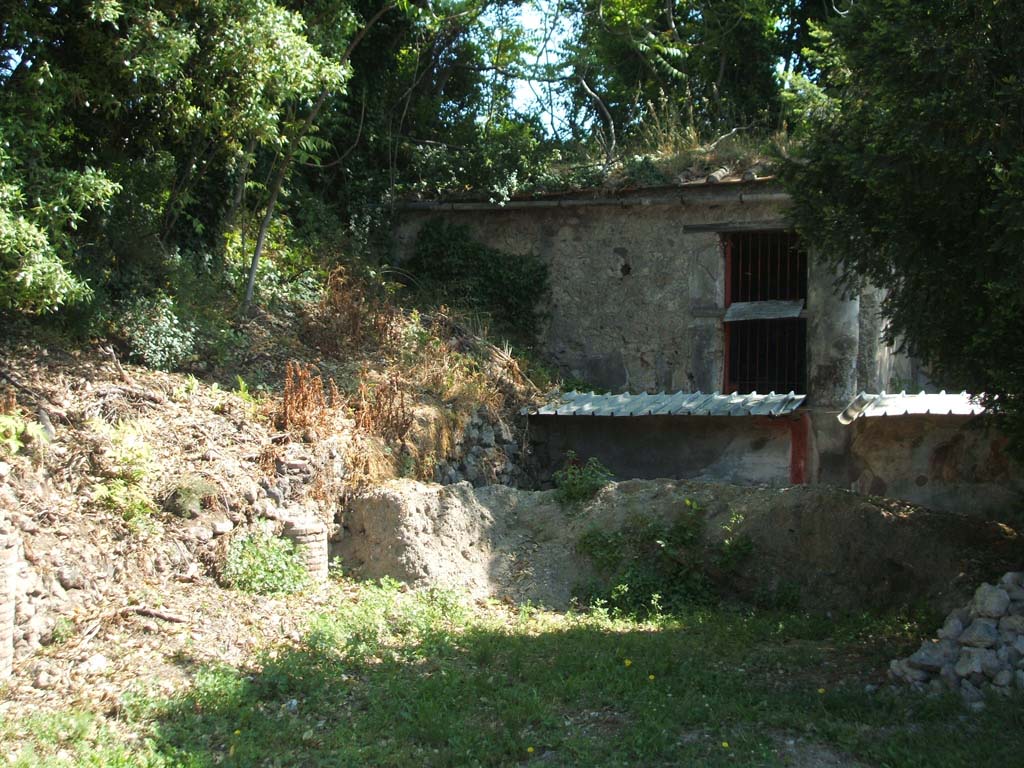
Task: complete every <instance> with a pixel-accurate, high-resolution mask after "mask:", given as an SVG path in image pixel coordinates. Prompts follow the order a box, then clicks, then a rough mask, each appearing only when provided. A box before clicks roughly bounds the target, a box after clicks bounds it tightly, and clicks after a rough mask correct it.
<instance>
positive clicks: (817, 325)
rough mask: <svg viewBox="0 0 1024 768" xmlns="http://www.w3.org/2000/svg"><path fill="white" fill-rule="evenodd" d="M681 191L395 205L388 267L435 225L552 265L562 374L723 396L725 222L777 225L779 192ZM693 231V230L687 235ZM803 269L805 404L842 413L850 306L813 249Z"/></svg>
mask: <svg viewBox="0 0 1024 768" xmlns="http://www.w3.org/2000/svg"><path fill="white" fill-rule="evenodd" d="M739 186H742V185H703V186H701V187H699V188H697V189H691V188H686V191H685V193H683V192H677V193H675V195H674V197H669V198H665V197H664V196H662V197H657V198H652V199H647V198H644V197H643V195H642V193H639V192H638V193H636V194H633V195H625V196H623V197H622V199H621V201H619V202H618V203H617V204H615V205H609V204H607V201H605V202H602V203H601V204H591V203H592V202H593V201H589V202H588V201H583V202H588V204H583V203H582V202H581V203H579V204H567V203H564V202H563V203H559V204H557V205H553V204H550V202H547V203H545V204H536V205H534V206H532V207H531V206H530V205H529V204H520V205H519V206H510V207H507V208H500V207H498V206H494V207H492V208H488V209H486V210H480V209H477V208H474V209H465V208H461V209H460V208H455V209H444V208H431V209H426V210H419V209H404V210H403V211H402V212H401V214H400V218H399V223H398V226H397V228H396V230H395V240H396V254H395V257H396V259H397V260H399V261H401V260H404V259H407V258H409V257H410V256H411V255H412V253H413V249H414V245H415V239H416V234H417V233H418V231H419V229H420V228H421V227H422V226H423V224H424V223H425V222H426V221H427V220H429V219H430V218H433V217H438V216H443V217H445V218H446V219H448V220H450V221H453V222H455V223H461V224H466V225H468V226H469V227H470V230H471V232H472V234H473V236H474V237H475V238H476V239H477V240H479V241H480V242H483V243H485V244H486V245H489V246H491V247H494V248H497V249H499V250H502V251H504V252H507V253H509V254H513V255H515V254H523V253H528V252H534V253H537V254H539V255H540V256H542V257H543V258H544V259H545V261H546V262H547V264H548V267H549V270H550V279H551V297H550V301H549V303H548V304H547V305H546V306H545V310H546V312H547V313H548V321H547V324H546V327H545V329H544V331H543V332H542V339H541V342H542V345H543V347H544V349H545V352H546V354H547V355H548V356H549V358H550V359H551V360H552V361H553V362H555V363H556V364H557V365H558V366H559V367H560V369H561V370H562V372H563V373H564V374H566V375H569V376H572V377H574V378H577V379H581V380H582V381H584V382H587V383H588V384H591V385H593V386H594V387H596V388H601V389H608V390H612V391H632V392H641V391H645V390H646V391H679V390H682V391H697V390H701V391H704V392H712V391H716V390H721V389H722V387H723V379H724V375H723V374H724V330H723V317H724V314H725V259H724V254H723V249H722V246H721V239H720V235H719V234H718V232H717V231H716V228H717V227H718V226H720V225H725V224H730V225H732V226H743V225H748V226H753V227H755V228H757V227H760V226H764V227H765V228H766V229H771V228H775V229H777V228H779V226H780V225H784V222H785V218H784V217H785V200H784V196H781V195H779V194H778V191H777V189H776V190H775V191H772V188H771V187H770V186H764V185H758V186H757V187H756V189H754V188H750V189H746V190H745V191H741V190H740V189H738V188H737V187H739ZM695 228H696V229H695ZM811 255H812V258H811V262H810V266H809V269H808V272H809V274H808V280H809V284H808V304H807V318H808V381H809V383H810V392H809V393H808V394H809V395H810V400H811V401H812V402H814V403H815V404H817V405H835V406H842V405H845V404H846V402H848V401H849V400H850V399H851V398H852V397H853V395H854V394H856V386H857V379H858V370H857V368H858V356H859V355H860V356H863V357H864V359H870V358H872V357H873V355H874V351H873V347H872V349H867V348H866V346H872V345H873V344H874V345H877V338H875V339H872V340H865V341H862V340H861V339H860V323H859V309H860V305H859V300H858V299H857V298H856V297H854V298H852V299H844V298H842V297H841V296H839V295H838V294H837V293H835V291H834V288H833V283H834V280H835V274H834V272H833V270H832V269H831V268H829V267H827V265H825V264H824V263H823V262H822V261H821V260H820V259H817V258H815V254H814V253H813V248H812V249H811Z"/></svg>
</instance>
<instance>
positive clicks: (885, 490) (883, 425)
mask: <svg viewBox="0 0 1024 768" xmlns="http://www.w3.org/2000/svg"><path fill="white" fill-rule="evenodd" d="M811 416H812V425H813V426H812V432H813V438H814V440H813V450H812V454H813V455H812V457H811V463H812V465H813V469H812V471H811V472H810V473H809V478H808V479H809V480H810V482H814V483H827V484H829V485H836V486H839V487H841V488H850V489H852V490H855V491H858V492H860V493H867V494H875V495H878V496H888V497H890V498H894V499H903V500H905V501H910V502H913V503H915V504H922V505H924V506H927V507H931V508H932V509H938V510H944V511H948V512H959V513H964V514H978V515H991V516H1001V515H1004V514H1005V513H1006V512H1007V511H1010V512H1012V511H1014V510H1021V509H1024V468H1022V467H1021V466H1020V465H1019V464H1017V463H1015V462H1014V461H1013V460H1012V459H1011V458H1010V457H1009V455H1008V454H1007V453H1006V442H1007V440H1006V437H1005V436H1004V435H1002V434H1001V433H1000V432H998V431H997V430H995V429H993V428H991V427H990V426H988V425H987V424H986V422H985V421H984V420H983V419H979V418H975V417H971V416H948V415H946V416H933V415H911V416H887V417H876V418H862V419H857V420H856V421H854V422H853V424H850V425H848V426H843V425H842V424H840V423H839V422H838V421H837V420H836V413H835V412H834V411H815V412H812V414H811Z"/></svg>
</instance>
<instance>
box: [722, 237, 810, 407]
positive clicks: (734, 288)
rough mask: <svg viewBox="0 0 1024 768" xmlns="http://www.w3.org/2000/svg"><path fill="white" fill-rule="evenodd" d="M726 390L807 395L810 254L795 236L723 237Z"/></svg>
mask: <svg viewBox="0 0 1024 768" xmlns="http://www.w3.org/2000/svg"><path fill="white" fill-rule="evenodd" d="M722 243H723V248H724V251H725V275H726V285H725V306H726V313H725V391H727V392H799V393H804V394H806V392H807V318H806V317H805V316H804V315H805V312H804V310H805V308H806V302H807V254H806V252H805V251H804V250H803V249H802V248H801V247H800V243H799V239H798V238H797V236H796V234H795V233H794V232H783V231H771V232H735V233H728V234H723V235H722Z"/></svg>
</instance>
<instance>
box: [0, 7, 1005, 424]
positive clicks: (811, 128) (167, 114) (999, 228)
mask: <svg viewBox="0 0 1024 768" xmlns="http://www.w3.org/2000/svg"><path fill="white" fill-rule="evenodd" d="M535 2H538V3H539V0H535ZM522 5H523V0H439V1H438V2H429V3H428V2H424V1H423V0H315V1H314V2H302V3H299V2H293V0H202V1H201V2H194V1H190V2H181V0H148V1H144V0H77V1H76V2H66V3H55V4H54V3H50V4H46V3H43V4H39V3H31V2H26V1H25V0H12V1H10V2H5V3H3V4H2V8H3V11H2V14H0V19H2V21H0V52H2V55H0V311H6V312H19V313H23V314H31V315H47V314H48V315H51V316H55V317H57V318H58V319H59V320H60V321H61V322H65V323H67V324H69V325H72V326H74V327H76V328H79V329H83V330H84V332H85V333H98V334H105V333H120V334H122V335H124V336H127V337H131V336H132V328H133V327H137V326H138V325H139V322H140V320H139V319H140V318H150V319H152V318H154V317H155V318H160V323H162V325H161V324H160V323H157V326H158V327H161V328H163V329H164V332H162V335H163V337H165V338H168V339H177V340H178V342H180V347H181V350H179V351H183V350H185V349H187V348H189V346H190V345H194V344H197V343H200V342H201V340H202V338H204V337H209V338H220V336H222V334H223V329H221V328H218V327H217V324H216V322H215V321H214V320H213V319H211V317H210V312H211V309H210V308H211V307H212V306H214V305H218V304H219V305H222V306H235V307H237V306H238V305H239V304H240V303H242V299H243V297H244V303H246V304H247V303H249V301H250V300H251V299H253V298H255V300H256V301H265V300H268V299H272V298H273V297H274V296H275V295H278V294H282V293H289V292H290V293H291V294H296V293H301V292H302V291H303V290H306V289H307V288H309V289H310V290H315V287H316V279H317V278H316V276H317V275H320V277H321V278H322V276H323V274H324V273H325V272H326V270H328V269H329V268H330V267H331V266H332V265H334V264H337V263H338V262H342V261H344V262H348V263H351V262H353V261H359V260H361V259H362V260H368V261H370V262H373V261H375V260H376V261H379V260H381V259H383V258H386V247H384V246H383V245H382V244H381V242H379V241H377V240H375V239H374V238H375V237H376V235H377V234H379V233H381V232H386V230H387V227H386V226H385V224H386V222H385V219H386V216H387V212H388V203H389V202H390V201H391V200H393V199H394V198H395V197H396V196H398V195H402V194H410V193H412V194H419V193H423V194H428V195H435V194H438V193H442V192H459V191H465V190H467V189H472V190H475V191H476V192H477V193H484V194H486V195H487V196H489V197H491V198H492V199H494V200H496V201H498V202H500V201H501V200H503V199H506V198H507V197H508V196H509V195H511V194H512V193H513V192H515V191H516V190H517V189H520V188H522V187H523V185H528V184H534V185H542V184H545V183H549V182H550V181H551V180H552V179H557V178H571V179H572V183H594V182H600V181H601V180H602V178H603V176H602V175H601V174H602V173H607V172H608V169H609V168H610V167H611V166H612V165H614V164H615V163H620V164H626V165H628V164H629V163H633V164H634V165H635V166H636V167H637V168H639V169H640V170H644V168H645V167H646V166H643V163H642V162H638V161H637V160H636V158H637V157H640V159H641V160H642V159H643V158H642V157H641V155H643V153H645V152H648V151H649V150H650V148H651V141H650V139H649V137H648V135H647V134H648V133H649V132H650V131H649V128H650V126H651V125H652V124H656V125H657V128H658V131H660V134H659V136H660V138H658V139H657V140H659V141H664V137H665V136H671V137H675V138H673V139H672V141H673V142H675V143H673V144H672V148H675V149H678V148H679V147H680V146H682V147H684V148H685V147H689V148H697V149H698V150H700V149H703V148H706V147H708V146H713V145H714V144H715V142H714V141H713V140H714V139H715V137H716V136H719V135H720V134H728V133H730V132H735V131H745V132H748V133H747V134H746V135H749V136H751V137H752V138H751V141H752V142H757V141H760V142H761V145H762V147H763V148H767V147H769V146H770V145H772V144H777V145H780V146H782V145H784V146H786V147H787V152H788V156H789V157H790V158H791V160H792V162H790V163H789V164H788V167H787V169H786V172H785V181H786V183H787V185H788V187H789V189H790V191H791V192H792V194H793V197H794V200H795V218H796V221H797V222H798V225H799V228H800V229H801V231H802V232H803V233H804V234H805V235H806V236H807V238H808V240H810V241H811V242H814V243H815V245H816V247H817V248H818V250H819V251H820V252H821V253H822V254H824V255H826V256H827V257H829V258H831V259H832V260H834V261H835V263H837V264H839V265H841V266H842V267H843V268H844V269H845V271H846V275H847V280H848V282H849V283H850V284H853V283H854V282H856V280H860V279H866V280H870V281H872V282H873V283H875V284H877V285H880V286H881V287H884V288H886V289H888V290H889V294H888V298H887V300H886V302H885V305H884V312H885V315H886V317H887V319H888V321H889V332H890V334H891V336H892V338H893V339H894V340H900V341H902V342H903V343H905V344H906V345H907V347H908V349H909V351H910V352H911V353H913V354H915V355H917V356H919V357H920V358H922V359H923V360H924V361H925V362H926V363H928V364H929V365H930V366H931V368H932V370H933V371H934V373H935V377H936V379H937V380H940V381H942V382H943V383H944V384H946V385H947V386H952V387H965V388H968V389H970V390H972V391H982V390H984V391H985V392H987V393H990V395H991V397H993V398H994V397H995V396H996V395H998V397H999V400H998V406H999V408H1001V409H1003V410H1004V411H1006V412H1009V413H1018V414H1019V413H1020V412H1021V411H1022V408H1021V405H1020V392H1021V391H1022V389H1024V386H1022V384H1024V357H1022V354H1024V353H1022V352H1021V350H1022V349H1024V344H1022V343H1021V342H1022V341H1024V338H1022V335H1021V334H1022V333H1024V331H1022V330H1021V329H1022V327H1024V324H1022V322H1021V320H1022V319H1024V293H1022V292H1024V267H1022V256H1021V253H1022V247H1024V205H1022V199H1024V159H1022V158H1024V150H1022V147H1024V118H1022V115H1024V108H1022V106H1024V85H1022V82H1024V70H1022V66H1024V65H1022V64H1021V62H1022V61H1024V32H1022V30H1024V23H1022V22H1024V11H1022V10H1021V9H1020V8H1019V7H1018V5H1019V4H1015V3H1010V2H1005V0H1004V1H1003V2H1000V1H998V0H991V2H982V3H975V2H968V1H967V0H937V2H933V3H915V2H912V1H911V0H856V2H849V3H843V4H839V5H838V9H837V4H835V3H831V2H828V3H822V2H817V1H813V2H812V0H715V2H710V0H669V2H667V3H666V2H652V1H651V0H600V1H598V0H558V2H554V1H552V2H546V3H543V4H539V5H538V6H537V7H538V8H540V9H541V10H542V11H545V12H547V13H548V14H549V16H550V18H549V19H548V22H549V23H547V24H545V30H547V31H544V30H537V29H528V28H526V27H524V26H523V23H522V18H521V14H520V9H521V7H522ZM555 16H558V17H560V18H562V20H563V21H562V28H563V32H564V37H563V38H562V39H561V41H560V42H559V44H558V46H557V47H558V49H559V54H558V56H557V57H556V58H555V59H554V60H548V61H547V62H546V63H543V64H538V63H536V62H535V61H534V60H535V58H536V54H537V51H538V50H540V49H542V48H543V47H544V46H546V45H549V44H551V33H550V30H551V29H552V28H553V26H554V25H555V19H554V17H555ZM812 32H813V33H814V35H813V36H812ZM526 81H530V82H532V83H533V85H534V86H536V87H537V88H540V89H542V90H543V91H544V93H545V95H546V96H545V99H544V101H545V107H544V108H545V109H547V110H549V114H542V113H541V112H540V111H539V109H536V108H535V109H532V110H531V109H527V108H524V107H523V104H522V101H521V99H519V98H517V88H519V87H521V84H522V83H523V82H526ZM554 111H558V112H559V113H560V114H561V115H562V116H563V117H564V120H565V122H566V123H567V124H568V127H569V129H568V130H566V131H561V130H557V128H556V129H554V130H553V129H552V126H554V125H555V123H556V121H555V120H554V119H553V118H552V114H551V113H553V112H554ZM669 143H672V142H669ZM559 174H562V175H561V176H559ZM208 321H209V322H208ZM146 331H147V332H146V333H145V334H143V333H141V332H138V334H137V335H138V338H139V339H142V338H150V337H151V336H152V333H151V331H152V328H149V329H146ZM139 343H140V346H144V345H142V344H141V342H139ZM166 352H167V351H166V350H165V353H161V354H160V355H156V354H154V355H153V356H152V361H158V362H159V364H161V365H173V364H174V361H175V360H176V359H178V358H179V357H180V355H178V354H177V353H175V354H169V353H166ZM182 353H183V352H182ZM991 402H996V401H995V400H992V401H991ZM1019 420H1020V421H1024V416H1020V417H1019Z"/></svg>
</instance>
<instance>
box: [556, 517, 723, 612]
mask: <svg viewBox="0 0 1024 768" xmlns="http://www.w3.org/2000/svg"><path fill="white" fill-rule="evenodd" d="M702 538H703V519H702V517H701V516H700V514H699V512H698V510H697V506H696V504H694V503H693V502H692V501H689V500H687V503H686V508H685V509H684V510H683V511H682V512H681V514H680V515H679V517H678V518H677V519H676V520H675V521H673V522H672V523H671V524H665V523H660V522H658V521H655V520H650V519H648V518H644V517H639V516H637V517H633V518H631V519H630V520H628V521H627V522H626V523H625V525H623V526H622V528H620V529H619V530H617V531H606V530H603V529H600V528H591V529H590V530H589V531H587V532H586V533H584V534H583V535H582V536H581V537H580V539H579V541H578V542H577V543H576V549H577V551H578V552H580V553H581V554H583V555H585V556H587V557H588V558H590V560H591V561H592V562H593V563H594V565H595V566H596V568H597V570H598V571H599V572H600V574H601V581H600V583H599V584H596V585H593V586H592V587H591V588H590V590H589V593H587V594H583V595H579V597H582V598H584V600H589V601H597V602H598V603H599V604H601V605H606V606H608V607H609V608H610V609H611V610H612V612H614V613H616V614H619V615H622V614H625V615H656V614H658V613H660V612H661V610H662V609H663V608H666V609H668V610H677V609H679V608H681V607H683V606H685V605H689V604H693V603H702V602H706V601H707V600H708V598H709V597H710V596H711V591H710V587H709V583H708V578H707V574H706V565H705V552H704V549H703V545H702Z"/></svg>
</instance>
